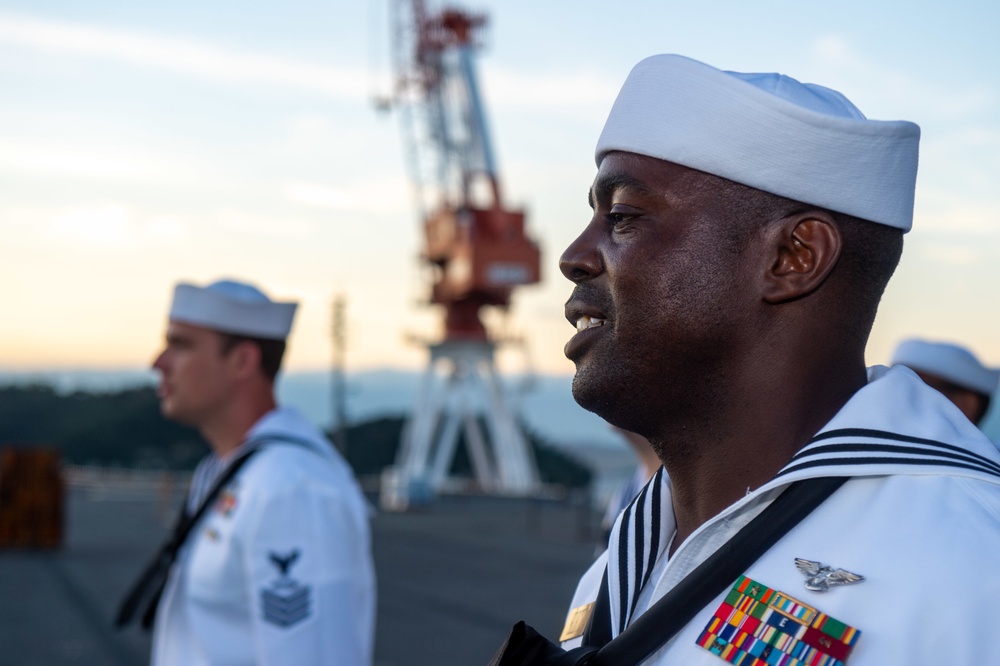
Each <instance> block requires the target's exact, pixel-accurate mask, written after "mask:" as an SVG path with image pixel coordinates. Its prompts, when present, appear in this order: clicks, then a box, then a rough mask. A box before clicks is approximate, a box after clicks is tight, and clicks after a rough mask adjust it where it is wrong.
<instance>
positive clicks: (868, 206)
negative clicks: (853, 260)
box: [596, 55, 920, 231]
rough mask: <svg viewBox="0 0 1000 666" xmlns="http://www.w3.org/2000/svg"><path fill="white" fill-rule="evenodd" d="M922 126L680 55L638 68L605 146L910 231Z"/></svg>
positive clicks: (776, 77)
mask: <svg viewBox="0 0 1000 666" xmlns="http://www.w3.org/2000/svg"><path fill="white" fill-rule="evenodd" d="M919 141H920V128H919V127H917V125H915V124H914V123H911V122H907V121H903V120H900V121H881V120H868V119H867V118H865V116H864V114H862V113H861V111H859V110H858V109H857V107H855V106H854V105H853V104H852V103H851V102H850V101H849V100H848V99H847V98H846V97H844V96H843V95H842V94H840V93H839V92H836V91H835V90H831V89H829V88H824V87H823V86H818V85H814V84H804V83H800V82H799V81H797V80H795V79H793V78H791V77H788V76H784V75H781V74H774V73H767V74H742V73H738V72H725V71H722V70H719V69H715V68H714V67H711V66H709V65H706V64H704V63H701V62H698V61H697V60H691V59H690V58H685V57H684V56H679V55H656V56H652V57H650V58H646V59H645V60H643V61H641V62H640V63H639V64H637V65H636V66H635V67H634V68H633V69H632V72H631V73H630V74H629V76H628V79H627V80H626V81H625V84H624V86H622V89H621V92H619V93H618V98H617V99H616V100H615V103H614V106H613V107H612V109H611V114H610V116H609V117H608V120H607V123H606V124H605V126H604V130H603V132H602V133H601V137H600V139H599V140H598V142H597V151H596V160H597V164H598V166H600V163H601V160H602V159H603V158H604V155H606V154H607V153H608V152H610V151H615V150H621V151H625V152H630V153H637V154H640V155H646V156H649V157H655V158H657V159H661V160H666V161H669V162H674V163H676V164H680V165H682V166H686V167H689V168H691V169H697V170H699V171H704V172H706V173H710V174H713V175H716V176H721V177H722V178H726V179H728V180H732V181H735V182H737V183H742V184H744V185H749V186H750V187H753V188H756V189H759V190H763V191H765V192H770V193H771V194H777V195H779V196H783V197H787V198H789V199H795V200H796V201H802V202H805V203H809V204H812V205H814V206H818V207H820V208H825V209H828V210H832V211H835V212H839V213H846V214H848V215H853V216H855V217H860V218H862V219H865V220H870V221H872V222H878V223H880V224H885V225H888V226H891V227H897V228H899V229H902V230H903V231H909V229H910V226H911V225H912V223H913V195H914V189H915V186H916V178H917V151H918V144H919Z"/></svg>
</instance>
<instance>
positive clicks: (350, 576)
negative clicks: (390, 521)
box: [152, 408, 375, 666]
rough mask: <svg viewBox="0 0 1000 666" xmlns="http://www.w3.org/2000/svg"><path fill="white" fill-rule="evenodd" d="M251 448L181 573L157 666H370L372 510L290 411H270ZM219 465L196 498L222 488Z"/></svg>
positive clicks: (164, 605) (171, 587)
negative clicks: (216, 480) (217, 482)
mask: <svg viewBox="0 0 1000 666" xmlns="http://www.w3.org/2000/svg"><path fill="white" fill-rule="evenodd" d="M288 440H291V441H288ZM246 441H247V442H258V443H259V444H257V446H259V450H258V451H257V452H256V453H255V454H254V456H253V458H251V459H250V460H248V461H247V463H246V464H245V465H244V466H243V467H242V468H241V469H240V470H239V471H238V472H237V473H236V475H235V477H234V478H233V479H232V480H231V481H230V482H229V483H228V484H227V485H226V486H225V487H224V488H223V490H222V492H221V493H220V494H219V495H218V497H217V498H216V499H215V500H214V504H213V506H212V507H211V508H210V509H209V510H208V511H207V512H206V513H205V514H204V515H203V516H202V518H201V519H200V520H199V521H198V523H197V524H196V525H195V526H194V528H193V530H192V532H191V533H190V536H189V537H188V538H187V540H186V543H185V544H184V546H183V547H182V548H181V550H180V552H179V553H178V556H177V559H176V561H175V562H174V565H173V567H172V568H171V571H170V576H169V578H168V580H167V585H166V588H165V590H164V593H163V597H162V599H161V601H160V604H159V609H158V612H157V615H156V620H155V625H154V629H153V656H152V664H153V666H202V665H204V666H209V665H212V666H223V665H225V666H237V665H243V664H245V665H251V664H255V665H265V664H266V665H271V664H295V665H297V666H302V665H307V664H325V665H338V666H367V665H368V664H370V663H371V660H372V648H373V641H374V619H375V577H374V570H373V565H372V560H371V544H370V535H369V525H368V522H369V511H368V505H367V503H366V501H365V499H364V497H363V495H362V494H361V492H360V489H359V488H358V486H357V484H356V482H355V480H354V477H353V475H352V474H351V471H350V469H349V468H348V466H347V464H346V463H345V462H344V461H343V459H341V458H340V456H339V455H338V454H337V453H336V451H334V450H333V448H332V447H331V446H330V444H329V443H328V442H327V441H326V439H325V438H323V437H322V435H321V434H320V433H319V432H318V431H317V430H316V429H315V428H314V427H313V426H312V425H311V424H309V423H308V422H307V421H306V420H305V419H304V418H303V417H302V416H300V415H299V414H298V413H297V412H295V411H293V410H291V409H288V408H279V409H276V410H273V411H272V412H270V413H268V414H267V415H265V416H264V417H263V418H262V419H261V420H260V421H259V422H258V423H257V424H256V425H255V426H254V427H253V429H252V430H251V431H250V433H248V435H247V438H246ZM239 454H240V451H239V450H237V451H235V452H233V453H232V454H231V455H230V456H229V457H228V458H227V460H224V461H222V462H223V463H228V462H229V461H230V460H232V458H234V457H236V456H237V455H239ZM210 460H211V459H210ZM211 467H212V464H211V463H209V464H207V465H203V466H202V467H201V468H200V469H199V473H197V474H196V477H195V482H194V485H193V491H194V493H193V494H194V495H197V494H198V491H199V489H201V493H202V494H203V493H204V489H205V488H207V487H209V486H211V485H212V480H213V479H212V477H213V474H212V470H211V469H210V468H211ZM215 467H217V468H219V469H218V470H216V473H217V472H218V471H221V467H224V465H218V461H216V463H215ZM195 499H197V497H195Z"/></svg>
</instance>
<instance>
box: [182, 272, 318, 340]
mask: <svg viewBox="0 0 1000 666" xmlns="http://www.w3.org/2000/svg"><path fill="white" fill-rule="evenodd" d="M297 305H298V304H297V303H294V302H284V303H278V302H275V301H272V300H271V299H270V298H268V297H267V295H265V294H264V292H262V291H261V290H260V289H258V288H257V287H254V286H253V285H250V284H247V283H245V282H237V281H235V280H219V281H217V282H213V283H212V284H210V285H208V286H207V287H199V286H197V285H194V284H190V283H186V282H181V283H178V284H177V286H176V287H174V300H173V303H172V304H171V305H170V321H176V322H180V323H183V324H193V325H195V326H203V327H205V328H210V329H212V330H215V331H219V332H221V333H232V334H235V335H245V336H248V337H252V338H264V339H267V340H284V339H285V338H287V337H288V333H289V332H290V331H291V330H292V319H293V318H294V317H295V308H296V307H297Z"/></svg>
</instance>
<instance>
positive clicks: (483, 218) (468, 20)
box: [394, 0, 540, 340]
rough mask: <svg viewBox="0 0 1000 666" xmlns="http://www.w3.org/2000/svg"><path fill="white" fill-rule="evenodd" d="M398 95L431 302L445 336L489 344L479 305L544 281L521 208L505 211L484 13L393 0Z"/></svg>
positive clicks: (505, 300) (505, 302) (498, 302)
mask: <svg viewBox="0 0 1000 666" xmlns="http://www.w3.org/2000/svg"><path fill="white" fill-rule="evenodd" d="M394 6H395V7H396V9H397V15H396V19H395V25H396V31H395V32H396V39H395V44H396V53H395V58H394V60H395V68H396V74H395V94H394V99H395V101H396V102H397V105H398V106H399V107H401V110H402V113H403V119H404V120H403V125H404V135H405V139H406V142H407V145H408V152H409V157H410V159H409V161H410V171H411V177H412V180H413V184H414V188H415V189H416V191H417V200H418V202H419V207H420V212H421V216H422V222H423V231H424V248H423V253H422V254H423V257H424V259H425V260H426V261H428V262H429V263H430V264H431V265H433V266H434V278H433V284H432V285H431V294H430V301H431V302H432V303H436V304H439V305H441V306H443V307H444V310H445V323H444V334H445V339H457V338H464V339H482V340H485V339H488V337H489V336H488V334H487V331H486V329H485V327H484V326H483V323H482V320H481V319H480V317H479V310H480V308H482V307H483V306H499V307H503V308H506V307H508V306H509V305H510V301H511V292H512V290H513V289H514V288H515V287H518V286H521V285H527V284H533V283H536V282H538V281H539V279H540V252H539V249H538V246H537V244H536V243H535V242H534V241H533V240H532V239H531V238H529V237H528V235H527V234H526V232H525V226H524V212H523V211H522V210H515V209H510V208H508V207H506V205H505V203H504V201H503V197H502V191H501V184H500V176H499V173H498V169H497V160H496V155H495V152H494V149H493V145H492V142H491V139H490V133H489V127H488V124H487V118H486V110H485V107H484V104H483V101H482V95H481V94H480V90H479V83H478V78H477V75H476V68H475V52H476V50H477V49H478V48H479V47H480V46H481V37H482V33H483V30H484V29H485V27H486V23H487V21H486V16H485V15H483V14H472V13H468V12H465V11H462V10H459V9H453V8H452V9H444V10H442V11H440V12H436V13H430V12H428V10H427V7H426V5H425V3H424V2H423V0H405V1H404V0H397V1H396V3H395V5H394Z"/></svg>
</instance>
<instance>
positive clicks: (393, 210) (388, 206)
mask: <svg viewBox="0 0 1000 666" xmlns="http://www.w3.org/2000/svg"><path fill="white" fill-rule="evenodd" d="M282 194H283V195H284V197H285V199H286V200H288V201H290V202H292V203H295V204H299V205H302V206H310V207H313V208H325V209H328V210H336V211H343V212H363V213H367V214H383V215H385V214H401V213H405V212H406V211H408V210H411V209H412V205H413V202H412V200H411V198H410V189H409V184H408V183H406V182H404V181H403V180H402V179H399V178H396V179H391V178H379V179H377V180H367V181H356V182H354V183H351V184H349V185H347V186H345V187H331V186H329V185H324V184H321V183H311V182H303V181H290V182H287V183H285V184H284V185H283V186H282Z"/></svg>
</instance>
